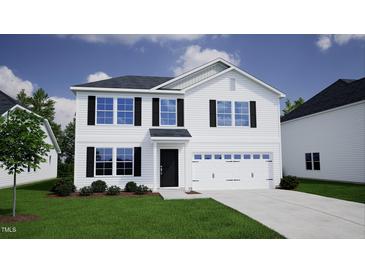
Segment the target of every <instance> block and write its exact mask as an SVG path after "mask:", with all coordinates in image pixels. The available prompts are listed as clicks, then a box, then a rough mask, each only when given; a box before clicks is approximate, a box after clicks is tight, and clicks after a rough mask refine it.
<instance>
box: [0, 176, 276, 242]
mask: <svg viewBox="0 0 365 274" xmlns="http://www.w3.org/2000/svg"><path fill="white" fill-rule="evenodd" d="M51 185H52V180H51V181H47V182H42V183H38V184H33V185H28V186H23V187H19V188H18V191H17V193H18V196H17V197H18V203H17V208H18V210H17V212H18V213H19V214H35V215H38V216H40V217H41V219H40V220H37V221H30V222H18V223H15V224H0V227H4V226H6V227H13V226H15V227H16V232H15V233H5V232H1V231H0V238H51V239H53V238H235V239H236V238H265V239H268V238H282V236H281V235H279V234H278V233H276V232H275V231H273V230H271V229H269V228H267V227H265V226H264V225H262V224H260V223H258V222H256V221H255V220H253V219H251V218H249V217H247V216H245V215H242V214H240V213H238V212H236V211H235V210H233V209H230V208H228V207H226V206H223V205H222V204H220V203H218V202H215V201H214V200H212V199H199V200H174V201H164V200H162V199H161V198H160V197H157V196H133V197H84V198H49V197H47V193H48V190H49V189H50V187H51ZM11 193H12V190H11V189H2V190H0V214H11V202H12V198H11Z"/></svg>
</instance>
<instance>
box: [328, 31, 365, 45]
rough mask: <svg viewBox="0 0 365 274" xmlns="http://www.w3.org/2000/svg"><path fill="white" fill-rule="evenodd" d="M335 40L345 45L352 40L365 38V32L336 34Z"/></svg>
mask: <svg viewBox="0 0 365 274" xmlns="http://www.w3.org/2000/svg"><path fill="white" fill-rule="evenodd" d="M333 36H334V40H335V42H336V43H337V44H339V45H344V44H347V43H348V42H350V41H351V40H365V34H335V35H333Z"/></svg>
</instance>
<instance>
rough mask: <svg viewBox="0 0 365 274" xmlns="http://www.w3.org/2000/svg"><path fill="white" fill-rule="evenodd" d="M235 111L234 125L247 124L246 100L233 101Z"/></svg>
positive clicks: (245, 125)
mask: <svg viewBox="0 0 365 274" xmlns="http://www.w3.org/2000/svg"><path fill="white" fill-rule="evenodd" d="M234 111H235V117H234V118H235V125H236V126H244V127H247V126H249V120H250V118H249V111H248V102H234Z"/></svg>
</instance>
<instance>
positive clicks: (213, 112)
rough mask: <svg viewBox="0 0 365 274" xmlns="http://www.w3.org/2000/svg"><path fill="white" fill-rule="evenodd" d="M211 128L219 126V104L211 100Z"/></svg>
mask: <svg viewBox="0 0 365 274" xmlns="http://www.w3.org/2000/svg"><path fill="white" fill-rule="evenodd" d="M209 117H210V118H209V120H210V127H216V126H217V104H216V101H215V100H209Z"/></svg>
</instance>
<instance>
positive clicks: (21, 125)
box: [0, 108, 52, 216]
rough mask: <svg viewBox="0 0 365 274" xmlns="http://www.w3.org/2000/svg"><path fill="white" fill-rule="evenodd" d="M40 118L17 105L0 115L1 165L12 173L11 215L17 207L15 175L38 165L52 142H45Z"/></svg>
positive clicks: (43, 160)
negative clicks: (4, 115) (4, 114)
mask: <svg viewBox="0 0 365 274" xmlns="http://www.w3.org/2000/svg"><path fill="white" fill-rule="evenodd" d="M42 124H43V118H41V117H39V116H36V115H35V114H33V113H31V112H29V111H26V110H23V109H19V108H16V109H15V110H12V111H9V112H8V113H7V114H6V117H5V118H3V117H0V166H1V167H3V168H5V170H7V171H8V174H12V175H13V176H14V185H13V216H15V211H16V175H17V174H20V173H22V172H23V171H24V169H28V167H29V168H33V169H37V168H39V165H40V163H42V162H45V161H46V160H45V159H44V158H43V157H44V156H46V155H47V154H48V152H49V151H50V149H51V148H52V145H50V144H47V143H46V142H45V138H46V134H45V133H44V131H43V129H42V128H41V125H42Z"/></svg>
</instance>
